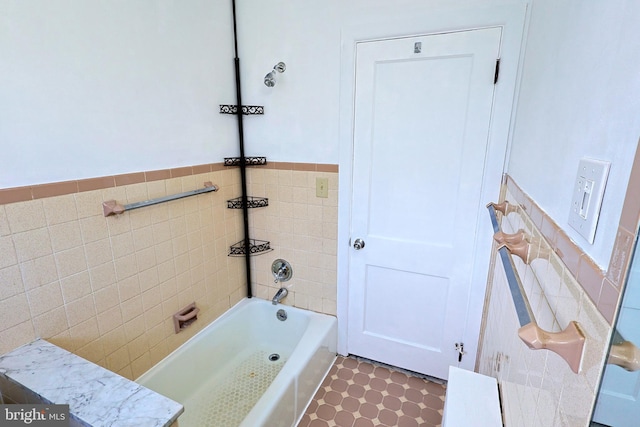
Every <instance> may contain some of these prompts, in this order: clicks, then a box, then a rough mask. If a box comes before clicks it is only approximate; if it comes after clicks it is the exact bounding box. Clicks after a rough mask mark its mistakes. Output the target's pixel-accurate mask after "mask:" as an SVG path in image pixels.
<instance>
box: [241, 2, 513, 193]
mask: <svg viewBox="0 0 640 427" xmlns="http://www.w3.org/2000/svg"><path fill="white" fill-rule="evenodd" d="M520 3H523V2H522V1H521V0H504V1H494V0H454V1H451V0H448V1H447V0H431V1H428V2H425V1H418V0H396V1H393V2H389V1H387V0H351V1H348V2H345V1H341V0H327V1H323V2H299V1H291V0H271V1H262V0H255V1H249V0H247V1H240V2H238V11H239V12H238V15H239V17H240V19H239V41H240V57H241V58H242V64H243V65H242V81H243V98H244V102H245V103H246V104H259V105H265V116H264V117H262V118H257V117H256V118H251V119H249V120H247V122H246V128H245V129H246V135H247V151H248V152H250V153H256V155H259V154H262V153H267V154H268V155H269V156H270V158H272V159H273V160H276V161H293V162H315V163H333V164H336V163H338V158H339V151H340V150H339V130H338V128H339V121H340V117H339V111H338V110H339V102H340V53H341V35H342V32H343V31H345V29H346V30H347V31H354V29H357V28H358V27H370V26H371V24H372V23H374V25H376V24H379V25H386V24H388V23H389V22H390V21H396V20H398V21H400V19H399V17H400V16H406V14H412V15H413V16H425V17H427V16H429V13H430V12H431V11H433V10H436V9H445V8H446V9H447V10H451V9H453V8H456V7H458V8H464V7H468V6H473V7H476V8H477V7H478V6H488V5H495V4H520ZM279 61H284V62H285V63H286V64H287V71H286V72H285V73H284V74H281V75H279V76H278V81H277V83H276V86H275V87H274V88H268V87H266V86H265V85H264V84H263V78H264V76H265V74H267V73H268V72H269V71H270V70H271V69H272V67H273V66H274V65H275V64H276V63H277V62H279ZM497 185H498V183H496V186H497Z"/></svg>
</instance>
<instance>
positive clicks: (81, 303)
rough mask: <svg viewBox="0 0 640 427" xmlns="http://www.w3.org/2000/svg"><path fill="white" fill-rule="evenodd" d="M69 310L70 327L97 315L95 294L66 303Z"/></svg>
mask: <svg viewBox="0 0 640 427" xmlns="http://www.w3.org/2000/svg"><path fill="white" fill-rule="evenodd" d="M65 309H66V310H67V322H68V323H69V327H74V326H76V325H79V324H80V323H82V322H84V321H86V320H89V319H90V318H91V317H95V316H96V315H97V312H96V305H95V303H94V301H93V295H87V296H85V297H82V298H80V299H77V300H75V301H72V302H70V303H67V304H65Z"/></svg>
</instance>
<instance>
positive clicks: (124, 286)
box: [118, 276, 141, 302]
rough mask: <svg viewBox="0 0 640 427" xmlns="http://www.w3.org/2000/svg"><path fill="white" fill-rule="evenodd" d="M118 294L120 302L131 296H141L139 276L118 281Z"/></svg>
mask: <svg viewBox="0 0 640 427" xmlns="http://www.w3.org/2000/svg"><path fill="white" fill-rule="evenodd" d="M118 294H119V295H120V302H124V301H127V300H129V299H131V298H134V297H136V296H139V295H140V294H141V293H140V284H139V283H138V276H131V277H127V278H126V279H122V280H119V281H118Z"/></svg>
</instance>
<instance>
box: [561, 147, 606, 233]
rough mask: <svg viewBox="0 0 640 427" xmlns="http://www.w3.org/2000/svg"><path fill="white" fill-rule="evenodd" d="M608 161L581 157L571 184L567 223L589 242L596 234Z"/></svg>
mask: <svg viewBox="0 0 640 427" xmlns="http://www.w3.org/2000/svg"><path fill="white" fill-rule="evenodd" d="M609 166H610V163H609V162H605V161H602V160H594V159H587V158H583V159H581V160H580V164H579V165H578V174H577V176H576V180H575V182H574V186H573V196H572V198H571V212H570V213H569V225H570V226H571V227H573V229H575V230H576V231H577V232H578V233H580V235H581V236H582V237H584V238H585V239H586V240H587V241H588V242H589V243H593V240H594V238H595V236H596V227H597V225H598V217H599V216H600V207H601V206H602V197H603V196H604V188H605V186H606V184H607V176H608V175H609Z"/></svg>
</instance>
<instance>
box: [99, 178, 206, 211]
mask: <svg viewBox="0 0 640 427" xmlns="http://www.w3.org/2000/svg"><path fill="white" fill-rule="evenodd" d="M212 191H218V186H217V185H214V184H212V183H211V182H210V181H207V182H205V183H204V188H200V189H198V190H192V191H187V192H184V193H180V194H174V195H171V196H164V197H158V198H157V199H150V200H145V201H142V202H135V203H129V204H128V205H121V204H119V203H118V202H116V201H115V200H108V201H106V202H104V203H102V212H103V214H104V216H110V215H119V214H121V213H123V212H125V211H130V210H132V209H138V208H144V207H146V206H152V205H157V204H158V203H164V202H170V201H172V200H177V199H182V198H185V197H190V196H196V195H198V194H204V193H210V192H212Z"/></svg>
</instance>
